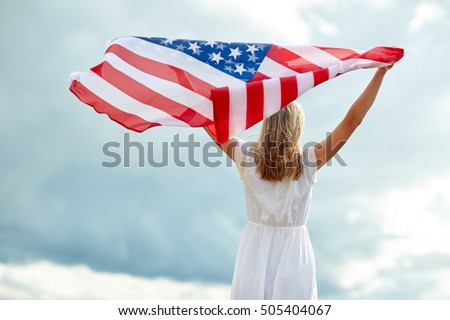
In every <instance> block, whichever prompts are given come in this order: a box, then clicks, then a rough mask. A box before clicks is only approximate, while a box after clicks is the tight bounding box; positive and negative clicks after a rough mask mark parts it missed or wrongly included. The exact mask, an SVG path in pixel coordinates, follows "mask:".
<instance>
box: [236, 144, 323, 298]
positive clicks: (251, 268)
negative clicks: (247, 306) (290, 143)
mask: <svg viewBox="0 0 450 320" xmlns="http://www.w3.org/2000/svg"><path fill="white" fill-rule="evenodd" d="M243 143H244V141H242V140H238V146H239V148H236V149H235V160H236V164H237V168H238V173H239V176H240V177H241V179H242V181H243V183H244V188H245V195H246V206H247V218H248V221H247V224H246V225H245V228H244V231H243V234H242V236H241V241H240V244H239V249H238V254H237V258H236V262H235V267H234V274H233V281H232V286H231V296H230V297H231V299H239V300H249V299H258V300H309V299H317V285H316V266H315V258H314V252H313V249H312V246H311V242H310V238H309V234H308V229H307V227H306V223H307V221H308V211H309V205H310V202H311V195H312V186H313V184H314V183H315V182H316V172H317V162H316V155H315V151H314V147H311V148H308V149H305V150H303V153H302V163H303V168H302V173H301V176H300V178H299V179H298V180H291V179H283V180H282V181H281V182H272V181H264V180H262V179H261V178H260V174H259V173H258V172H257V171H256V167H255V165H254V164H251V160H252V158H251V157H250V154H249V153H248V154H247V153H246V152H245V151H244V152H243V151H242V150H243V149H245V148H241V147H240V146H242V144H243ZM242 161H244V162H246V163H247V165H243V163H244V162H242Z"/></svg>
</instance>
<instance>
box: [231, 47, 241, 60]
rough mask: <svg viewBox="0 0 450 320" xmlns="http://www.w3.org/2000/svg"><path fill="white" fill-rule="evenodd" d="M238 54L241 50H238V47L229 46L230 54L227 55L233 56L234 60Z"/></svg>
mask: <svg viewBox="0 0 450 320" xmlns="http://www.w3.org/2000/svg"><path fill="white" fill-rule="evenodd" d="M240 55H241V52H240V51H239V48H235V49H232V48H230V54H229V55H228V56H229V57H233V58H234V60H236V58H237V57H239V56H240Z"/></svg>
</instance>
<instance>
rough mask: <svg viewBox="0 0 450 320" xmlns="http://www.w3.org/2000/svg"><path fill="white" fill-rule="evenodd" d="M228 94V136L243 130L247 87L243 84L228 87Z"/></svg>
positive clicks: (245, 117) (245, 118)
mask: <svg viewBox="0 0 450 320" xmlns="http://www.w3.org/2000/svg"><path fill="white" fill-rule="evenodd" d="M228 92H229V95H230V118H229V124H228V125H229V129H228V130H229V136H230V137H234V136H235V135H237V134H239V133H241V132H243V131H245V129H246V121H247V87H246V86H245V84H242V85H240V86H234V87H229V88H228Z"/></svg>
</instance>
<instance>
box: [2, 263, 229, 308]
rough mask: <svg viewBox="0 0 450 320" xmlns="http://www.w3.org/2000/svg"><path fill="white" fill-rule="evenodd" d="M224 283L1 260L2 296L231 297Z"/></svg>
mask: <svg viewBox="0 0 450 320" xmlns="http://www.w3.org/2000/svg"><path fill="white" fill-rule="evenodd" d="M229 290H230V287H229V286H228V285H222V284H204V283H197V282H192V281H191V282H180V281H174V280H170V279H167V278H153V279H147V278H140V277H135V276H131V275H127V274H118V273H107V272H97V271H93V270H91V269H89V268H88V267H86V266H84V265H74V266H64V265H60V264H55V263H52V262H47V261H41V262H35V263H31V264H26V265H10V264H1V263H0V299H127V300H128V299H183V300H186V299H201V300H207V299H228V297H229Z"/></svg>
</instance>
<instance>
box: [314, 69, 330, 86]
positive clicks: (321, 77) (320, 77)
mask: <svg viewBox="0 0 450 320" xmlns="http://www.w3.org/2000/svg"><path fill="white" fill-rule="evenodd" d="M313 76H314V87H315V86H317V85H319V84H321V83H322V82H325V81H327V80H328V79H329V78H330V72H329V71H328V69H326V68H324V69H319V70H315V71H313Z"/></svg>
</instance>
